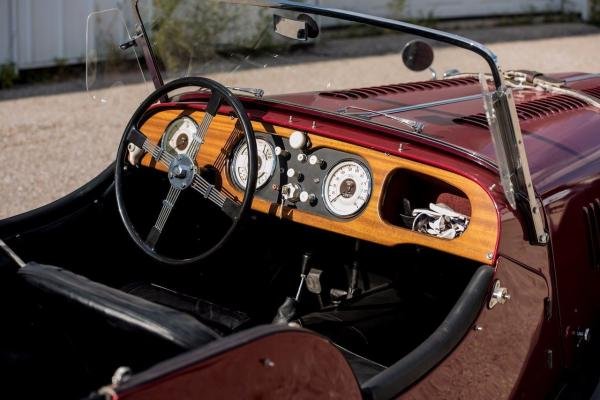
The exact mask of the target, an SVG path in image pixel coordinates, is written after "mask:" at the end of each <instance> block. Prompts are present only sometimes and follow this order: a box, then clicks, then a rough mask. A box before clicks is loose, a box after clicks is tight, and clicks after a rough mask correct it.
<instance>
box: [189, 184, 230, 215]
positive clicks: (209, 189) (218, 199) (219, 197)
mask: <svg viewBox="0 0 600 400" xmlns="http://www.w3.org/2000/svg"><path fill="white" fill-rule="evenodd" d="M191 187H192V189H194V190H195V191H196V192H198V193H200V194H201V195H202V196H203V197H204V198H205V199H208V200H209V201H211V202H212V203H214V204H216V205H217V207H219V208H220V209H221V211H223V212H224V213H225V214H226V215H227V216H228V217H229V218H231V219H232V220H237V219H238V218H239V215H240V209H241V204H239V203H238V202H236V201H235V200H233V199H230V198H229V197H227V196H226V195H225V194H224V193H223V192H221V191H220V190H219V189H217V188H216V187H215V186H214V185H212V184H210V183H209V182H208V181H207V180H206V179H204V178H203V177H201V176H200V175H198V174H196V175H194V181H193V182H192V186H191Z"/></svg>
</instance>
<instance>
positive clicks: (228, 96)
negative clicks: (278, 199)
mask: <svg viewBox="0 0 600 400" xmlns="http://www.w3.org/2000/svg"><path fill="white" fill-rule="evenodd" d="M185 87H198V88H203V89H209V90H210V92H211V97H213V96H215V95H218V96H220V100H219V103H218V104H217V107H216V110H215V113H216V111H217V110H218V109H219V107H220V105H221V104H222V103H226V104H228V105H229V106H230V107H231V109H232V113H233V114H232V115H233V116H234V117H236V118H237V120H238V124H240V126H241V128H242V129H243V131H244V138H245V141H246V144H247V145H248V180H247V184H246V188H245V190H244V197H243V199H242V201H241V204H240V205H239V208H238V209H237V211H238V212H237V215H235V216H232V218H231V226H230V227H229V229H228V230H227V231H226V233H225V234H224V235H223V237H222V238H221V240H219V241H218V242H217V243H216V244H215V245H214V246H212V247H211V248H210V249H208V250H206V251H204V252H202V253H200V254H198V255H196V256H193V257H188V258H181V259H178V258H173V257H168V256H165V255H162V254H160V253H158V252H157V251H156V250H155V249H154V247H151V246H150V245H149V244H148V243H147V242H146V241H145V240H144V239H143V238H142V236H141V235H140V233H139V232H138V231H137V230H136V229H135V227H134V224H133V222H132V221H131V219H130V216H129V213H128V212H127V207H126V200H125V196H124V194H123V187H124V186H123V185H124V176H123V172H124V171H125V169H126V168H127V166H128V165H129V164H128V161H127V151H128V150H127V149H128V145H129V143H131V140H130V134H131V132H132V131H133V130H137V132H138V133H139V129H138V128H139V123H140V122H141V121H142V120H143V119H144V117H145V116H146V114H147V112H148V110H149V108H150V107H151V106H152V105H153V104H155V103H156V102H157V101H159V100H161V99H164V98H167V95H168V94H169V93H170V92H172V91H174V90H177V89H181V88H185ZM207 104H208V103H207ZM207 109H208V106H207ZM207 129H208V127H207ZM200 151H201V150H200ZM197 154H198V153H196V154H195V155H194V158H196V156H197ZM257 157H258V156H257V150H256V137H255V135H254V130H253V129H252V123H251V122H250V119H249V118H248V115H247V113H246V110H245V108H244V106H243V104H242V102H241V101H240V100H239V99H238V98H237V97H236V96H235V95H234V94H233V93H231V91H230V90H229V89H227V88H226V87H225V86H223V85H222V84H220V83H218V82H216V81H213V80H211V79H208V78H203V77H186V78H180V79H176V80H174V81H171V82H169V83H167V84H165V85H164V86H162V87H160V88H158V89H157V90H155V91H154V92H153V93H152V94H150V95H149V96H148V97H147V98H146V99H145V100H144V101H143V102H142V103H141V104H140V106H139V107H138V108H137V109H136V111H135V112H134V114H133V116H132V117H131V119H130V120H129V122H128V124H127V127H126V128H125V131H124V133H123V136H122V138H121V142H120V144H119V149H118V152H117V159H116V162H115V194H116V199H117V208H118V211H119V215H120V217H121V220H122V222H123V225H124V226H125V229H126V230H127V233H128V234H129V236H130V237H131V238H132V239H133V241H134V242H135V244H136V245H137V246H138V247H139V248H140V249H141V250H142V251H144V253H146V254H147V255H149V256H150V257H152V258H154V259H155V260H157V261H159V262H161V263H164V264H168V265H188V264H192V263H195V262H198V261H201V260H203V259H205V258H207V257H209V256H210V255H211V254H213V253H214V252H216V251H217V250H219V249H220V248H221V247H222V246H223V245H224V244H225V243H226V242H227V240H228V239H229V238H230V237H231V235H232V234H233V232H234V231H235V229H236V227H237V225H238V223H239V221H240V219H241V217H242V216H243V215H244V214H245V213H246V212H247V210H248V209H249V208H250V206H251V204H252V200H253V198H254V188H255V187H256V179H257V174H258V161H257ZM194 163H195V160H194Z"/></svg>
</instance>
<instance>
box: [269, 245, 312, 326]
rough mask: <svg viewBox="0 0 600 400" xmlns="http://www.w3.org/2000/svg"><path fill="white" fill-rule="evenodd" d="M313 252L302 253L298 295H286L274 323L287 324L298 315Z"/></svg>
mask: <svg viewBox="0 0 600 400" xmlns="http://www.w3.org/2000/svg"><path fill="white" fill-rule="evenodd" d="M311 256H312V254H311V253H309V252H306V253H304V254H303V255H302V268H301V269H300V284H299V285H298V291H297V292H296V297H295V298H291V297H286V298H285V301H284V302H283V304H282V305H281V306H279V308H278V309H277V314H276V315H275V318H273V323H274V324H280V325H282V324H287V323H288V322H290V321H291V320H292V318H294V317H295V316H296V307H297V306H298V302H299V301H300V296H301V295H302V289H303V288H304V282H305V281H306V275H307V274H308V263H309V261H310V258H311Z"/></svg>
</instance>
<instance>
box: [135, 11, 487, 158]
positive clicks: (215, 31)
mask: <svg viewBox="0 0 600 400" xmlns="http://www.w3.org/2000/svg"><path fill="white" fill-rule="evenodd" d="M321 5H322V6H327V1H322V2H321ZM390 7H391V6H390ZM139 8H140V10H141V13H142V19H143V21H144V26H145V28H146V30H147V34H148V37H149V39H150V42H151V44H152V47H153V49H154V51H155V54H156V57H157V58H158V60H159V64H160V69H161V71H162V75H163V78H164V80H165V81H169V80H172V79H175V78H179V77H182V76H207V77H209V78H213V79H215V80H217V81H219V82H221V83H222V84H224V85H226V86H229V87H230V88H238V89H241V90H239V91H237V93H236V94H239V95H257V94H258V95H262V96H263V99H265V100H269V101H273V102H284V103H293V104H297V105H300V106H302V107H308V108H314V109H319V110H321V111H327V112H331V113H337V114H343V115H345V116H351V117H353V118H359V119H368V120H369V121H370V122H373V123H377V124H381V125H386V126H390V127H394V128H398V129H405V130H408V131H412V132H414V133H420V132H421V131H422V132H423V133H424V134H427V135H428V136H429V137H433V138H435V137H437V138H440V139H443V140H444V141H445V142H452V140H453V139H454V138H453V137H448V135H447V131H448V128H449V126H450V123H451V122H452V119H453V117H455V118H458V117H459V116H461V115H460V114H459V113H457V112H456V110H457V109H461V108H462V109H464V105H468V107H467V109H468V108H470V109H471V111H472V112H473V114H477V113H482V112H483V111H484V110H483V102H482V100H481V97H480V96H481V85H480V84H479V81H478V74H479V73H483V74H486V75H488V76H489V75H490V69H489V67H488V66H487V64H486V61H485V60H484V59H483V58H481V57H480V56H479V55H477V54H474V53H473V52H471V51H468V50H464V49H461V48H458V47H453V46H448V45H446V44H443V43H439V42H437V41H435V40H425V43H426V44H427V45H430V46H432V47H433V59H432V60H431V61H432V62H431V65H428V63H427V60H426V59H427V57H426V56H427V54H425V60H423V59H422V58H423V54H422V51H417V50H419V49H418V47H417V48H416V50H414V51H413V52H412V53H410V52H408V53H409V54H412V55H413V57H417V58H419V57H420V58H421V59H420V60H419V59H417V60H413V61H421V63H420V65H413V66H412V70H411V69H409V68H408V67H407V66H406V65H405V62H404V60H403V56H404V59H406V53H407V52H404V53H403V50H404V49H405V47H406V46H407V44H409V43H411V42H413V41H414V40H415V39H417V37H416V36H412V35H408V34H403V33H399V32H397V31H394V30H391V29H385V28H380V27H375V26H370V25H366V24H361V23H356V22H351V21H347V20H343V19H336V18H331V17H324V16H320V15H313V14H309V13H298V12H291V11H286V10H281V9H272V8H263V7H257V6H253V5H248V4H233V3H232V2H229V1H216V0H204V1H198V0H140V2H139ZM296 27H299V28H300V29H296ZM298 30H300V31H302V30H304V32H302V33H301V34H300V36H301V37H300V38H298V36H297V33H298ZM423 51H425V52H427V49H423ZM417 64H418V63H417ZM434 80H435V82H442V83H441V84H434V83H432V82H434ZM415 82H416V83H417V84H415ZM411 83H412V84H411ZM419 83H420V84H419ZM436 89H446V90H436ZM431 103H433V104H431ZM461 103H464V104H462V105H463V107H458V105H461ZM457 104H458V105H457ZM424 105H426V106H427V107H421V108H420V107H419V106H424ZM425 109H427V113H426V114H427V115H425V113H424V110H425ZM413 122H416V124H414V125H412V123H413ZM484 134H485V135H486V139H489V133H487V132H486V133H484ZM454 144H455V145H456V146H463V142H462V141H461V140H460V139H457V140H456V142H455V143H454ZM473 144H474V145H475V146H477V143H473ZM471 150H473V149H471ZM474 150H476V151H477V152H478V153H481V154H482V155H484V156H485V157H490V158H493V152H494V150H493V148H492V147H491V146H490V145H489V140H482V141H481V147H479V148H476V149H474Z"/></svg>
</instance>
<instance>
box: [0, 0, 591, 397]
mask: <svg viewBox="0 0 600 400" xmlns="http://www.w3.org/2000/svg"><path fill="white" fill-rule="evenodd" d="M268 3H269V4H268V5H267V6H268V7H275V8H277V7H281V8H282V9H287V10H292V11H297V12H312V13H315V14H317V15H319V13H320V14H321V15H328V16H331V15H333V14H336V13H339V14H340V15H342V14H343V13H342V12H339V10H333V11H332V10H329V9H320V8H318V7H309V6H306V7H305V6H302V5H294V4H290V3H289V2H286V1H282V2H276V3H271V2H268ZM344 15H345V17H346V18H349V19H356V20H361V21H362V22H364V21H368V22H370V23H374V24H375V23H381V24H384V23H388V21H387V20H383V19H377V18H371V17H368V16H360V15H357V14H352V13H347V14H344ZM411 29H412V28H411ZM146 50H147V49H146ZM146 56H147V57H149V58H147V60H146V61H147V63H148V64H150V63H151V62H152V54H151V51H150V52H148V51H146ZM150 66H151V65H150ZM547 78H548V79H553V80H555V81H560V82H562V85H561V89H565V90H571V91H574V92H575V93H581V94H584V95H586V96H590V98H592V99H594V98H596V97H598V98H600V76H598V75H594V74H586V73H577V72H571V73H563V74H556V75H552V76H548V77H547ZM154 81H155V83H157V82H158V84H157V89H160V88H161V87H162V82H161V79H159V78H157V77H156V76H155V79H154ZM481 89H482V85H481V83H480V81H479V79H478V78H477V77H474V76H463V77H461V76H457V77H450V78H448V79H444V80H441V79H440V80H431V81H422V82H412V83H404V84H397V85H386V86H377V87H368V88H354V89H347V90H336V91H317V92H306V93H295V94H283V95H274V96H269V97H268V98H254V97H251V96H244V97H242V98H241V102H242V103H243V106H244V108H245V111H246V112H247V116H248V118H249V120H251V121H252V123H254V124H260V125H261V126H275V127H277V129H278V131H277V132H279V129H281V130H283V131H285V130H286V129H287V130H289V131H299V132H304V133H305V134H306V135H308V137H310V138H317V137H318V138H325V139H332V140H334V141H336V142H337V143H346V144H349V145H355V146H358V147H360V148H364V149H368V150H369V151H371V150H372V151H375V152H377V153H380V154H385V155H387V156H392V157H397V158H400V159H404V160H409V161H411V162H415V163H418V164H423V165H427V166H429V167H435V168H437V169H439V170H443V171H448V172H450V173H452V174H454V175H456V176H460V177H463V178H466V180H468V181H470V182H474V183H476V184H477V186H478V187H479V188H480V189H481V190H482V191H483V192H484V193H485V194H486V195H487V197H489V199H488V200H489V201H490V204H493V208H494V209H495V211H494V212H495V215H496V218H497V228H496V230H495V232H490V235H494V234H497V235H498V237H497V240H496V248H494V249H490V253H489V254H488V263H487V265H486V266H485V269H487V270H489V271H491V272H493V277H492V274H490V279H489V280H488V281H486V282H487V283H486V284H485V285H484V286H485V299H484V301H483V302H481V303H478V304H477V306H476V310H477V311H476V317H475V319H474V320H473V321H469V322H468V327H469V329H468V330H467V331H466V332H465V333H464V335H461V336H460V338H458V339H457V340H456V342H455V345H452V346H451V349H449V351H448V353H447V354H445V355H444V356H443V357H440V359H439V360H438V361H436V362H435V363H434V364H435V365H434V366H433V367H432V368H428V367H427V368H425V367H423V368H424V369H420V368H421V367H420V366H419V363H420V362H421V360H425V359H426V357H422V356H418V357H417V358H415V359H414V360H411V362H412V363H413V364H414V371H421V373H420V374H419V375H418V376H412V377H407V375H410V373H411V369H406V368H405V369H403V370H402V372H401V374H400V375H399V374H398V372H397V371H394V367H393V365H392V366H388V368H387V369H384V370H382V371H379V372H378V374H377V375H375V376H371V377H370V379H369V380H366V381H362V382H358V381H357V374H358V373H357V370H356V368H355V366H354V365H353V364H352V362H350V363H349V361H348V357H347V356H344V355H342V353H341V352H340V351H339V350H338V348H337V347H335V346H333V345H332V343H331V342H332V341H334V340H333V339H331V338H329V339H328V338H326V337H325V336H326V335H325V334H323V333H322V332H320V333H321V334H317V333H315V332H311V331H310V330H309V329H298V328H297V327H296V326H291V327H290V326H287V325H284V326H279V325H261V326H258V327H255V328H250V329H247V330H241V331H239V332H237V333H234V334H232V335H225V336H224V337H222V338H219V339H217V340H215V341H212V342H210V343H208V344H205V345H203V346H200V347H198V348H195V349H191V350H189V351H186V352H182V353H181V354H180V355H176V356H174V357H165V358H164V359H161V360H160V361H161V362H158V363H155V365H153V366H151V367H150V368H149V369H146V370H145V371H141V372H140V371H135V372H136V373H135V374H134V375H133V376H132V377H131V378H128V379H117V380H115V381H113V384H112V385H108V386H105V387H103V388H101V389H100V390H99V391H94V394H93V395H92V397H93V396H97V398H104V397H106V398H112V399H115V400H116V399H132V400H133V399H164V398H177V399H194V398H215V399H230V398H299V399H303V398H307V399H308V398H311V399H312V398H339V399H342V398H343V399H352V398H369V397H371V398H386V397H388V395H389V394H390V393H391V394H392V397H397V398H405V399H424V398H445V399H450V398H457V399H458V398H544V397H559V398H569V396H572V397H573V396H574V397H573V398H576V397H577V396H580V395H581V396H589V395H590V394H591V392H592V391H593V389H594V388H595V385H596V383H597V378H598V375H597V371H595V370H594V368H592V367H590V364H588V359H589V358H590V357H593V356H594V355H595V354H596V350H595V347H594V343H593V341H592V340H591V332H593V331H594V328H595V326H596V324H597V322H598V317H599V316H600V290H598V287H600V138H599V137H598V135H597V133H598V131H599V130H600V114H599V113H598V109H597V108H596V107H594V106H593V105H591V104H590V103H589V102H587V101H586V100H582V99H581V98H579V97H576V96H573V95H569V94H568V93H567V94H564V93H563V94H560V93H555V92H551V91H532V90H519V89H518V88H515V89H514V91H513V92H514V102H515V111H516V114H515V116H516V117H517V118H518V124H519V125H520V129H521V131H522V138H523V144H524V147H525V150H526V156H527V160H526V161H525V162H526V163H528V166H529V170H530V178H531V182H532V184H533V187H534V188H535V195H536V198H537V201H539V204H540V205H541V207H542V212H541V213H540V214H541V216H542V221H543V224H544V226H545V227H546V228H545V229H546V232H547V234H548V237H547V240H545V243H540V242H539V241H538V240H536V239H535V238H533V239H532V236H531V235H532V232H533V231H532V229H531V227H530V224H529V223H528V216H527V213H526V212H523V209H522V208H517V209H516V208H515V207H514V206H511V204H510V201H509V200H508V199H507V197H506V195H505V191H503V184H505V182H503V181H502V179H501V178H500V174H499V168H498V165H497V163H498V161H497V153H496V150H495V145H496V144H495V143H494V141H493V138H492V136H491V135H490V127H489V124H490V119H489V118H488V117H489V115H488V116H486V112H485V110H484V107H483V103H482V95H481ZM440 99H459V100H458V101H454V102H450V103H444V104H436V101H438V100H440ZM423 104H429V106H426V107H422V106H419V105H423ZM349 107H350V108H356V109H359V110H363V109H364V110H367V111H368V112H372V113H377V112H384V111H385V110H388V109H390V108H391V107H401V108H405V111H403V113H402V117H403V118H406V119H408V120H413V121H419V122H422V123H424V124H425V126H426V128H425V130H424V131H423V132H422V133H417V132H410V131H409V130H407V129H406V126H405V124H404V123H401V122H397V121H390V120H389V118H388V117H387V116H384V115H371V117H370V118H360V119H357V118H354V117H353V116H352V115H344V114H343V113H339V112H338V111H339V110H340V109H344V108H345V109H348V108H349ZM180 108H183V109H185V110H186V111H185V112H186V113H187V115H191V113H193V112H202V113H204V112H207V113H208V112H209V108H210V106H209V105H208V104H207V100H206V96H205V93H199V94H198V93H192V94H188V95H186V96H184V97H179V98H173V99H171V100H170V101H169V102H162V103H161V104H156V105H154V106H153V107H151V108H150V110H151V112H150V114H151V115H160V113H161V112H169V111H170V110H173V109H175V110H178V109H180ZM234 108H235V107H233V106H230V105H224V106H221V108H218V112H217V114H221V115H228V114H230V113H232V112H234V111H235V110H234ZM147 118H149V117H147ZM142 130H143V129H142ZM325 139H324V140H325ZM517 141H518V137H517V139H515V142H517ZM132 143H133V142H132ZM107 176H109V175H107ZM102 179H103V180H104V181H106V182H112V181H111V179H112V178H111V177H106V176H105V177H104V178H102ZM90 185H91V186H88V187H87V189H82V191H79V192H76V193H75V194H74V195H71V196H70V197H68V198H66V199H64V200H62V203H60V202H59V203H57V204H55V205H51V206H48V207H46V208H45V209H41V210H38V211H34V212H31V213H29V214H25V215H23V216H18V217H14V218H12V219H9V220H6V221H3V222H1V223H0V235H2V238H3V239H4V240H5V241H6V243H8V245H10V247H11V248H14V249H15V251H16V253H17V254H24V255H25V256H24V258H26V259H28V260H32V261H36V260H35V259H33V258H34V257H39V258H40V259H42V260H44V259H45V258H46V259H48V260H52V259H53V258H52V257H46V255H45V252H44V251H43V250H39V251H37V250H36V251H32V250H31V246H34V245H35V244H36V243H40V240H41V239H40V238H44V237H45V236H44V235H45V233H44V229H50V228H48V226H50V225H52V223H53V222H56V221H59V220H60V219H61V218H64V215H65V213H66V211H65V210H70V211H69V212H71V211H72V210H73V209H74V208H76V206H75V204H76V202H77V201H78V200H77V199H78V198H80V199H81V198H83V199H84V200H81V201H83V202H84V203H85V204H87V202H89V200H90V199H92V198H95V197H97V194H96V192H98V191H99V190H100V189H99V188H102V189H103V190H104V189H105V188H106V187H108V186H109V184H106V185H103V184H100V183H96V184H95V185H96V186H94V185H92V184H90ZM107 185H108V186H107ZM91 192H94V194H93V195H89V196H88V195H87V193H91ZM90 196H91V197H90ZM207 196H208V195H207ZM77 207H80V206H77ZM380 207H381V206H380ZM111 229H113V228H106V229H105V230H104V232H103V234H109V233H110V232H112V230H111ZM50 231H51V229H50ZM32 232H33V233H32ZM139 254H140V255H138V256H136V257H141V253H139ZM54 259H57V258H56V257H55V258H54ZM58 259H59V258H58ZM25 268H27V267H25ZM492 282H494V283H496V282H501V286H502V287H503V288H506V290H507V295H506V296H505V297H504V298H503V299H502V300H503V301H502V303H501V304H495V305H491V303H490V300H491V299H492V298H494V296H496V292H495V289H497V288H495V287H494V286H493V285H492ZM461 290H462V289H461ZM505 294H506V293H505ZM463 295H464V294H463ZM454 300H455V299H452V301H454ZM454 311H456V310H453V311H452V312H454ZM457 312H458V313H460V310H458V311H457ZM465 312H466V313H468V311H465ZM415 327H416V326H411V325H408V326H405V327H404V328H403V329H405V330H411V329H415ZM436 332H437V331H436ZM322 335H324V336H322ZM433 336H435V333H434V334H433V335H432V337H433ZM434 339H435V338H434ZM436 340H437V339H436ZM407 354H408V355H407V356H406V357H410V356H411V354H414V352H413V353H411V352H408V353H407ZM419 357H422V358H419ZM398 362H399V363H400V362H402V360H399V361H398ZM423 362H424V363H426V362H427V361H423ZM107 378H108V377H107ZM359 380H360V379H359ZM393 380H406V382H409V383H408V384H407V385H405V386H404V387H403V389H402V391H401V392H394V389H393V388H392V389H389V390H388V389H385V390H384V389H381V390H380V389H379V388H380V387H381V386H382V385H383V386H385V384H386V382H390V381H393ZM392 386H393V385H392ZM92 389H96V388H90V391H91V390H92Z"/></svg>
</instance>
